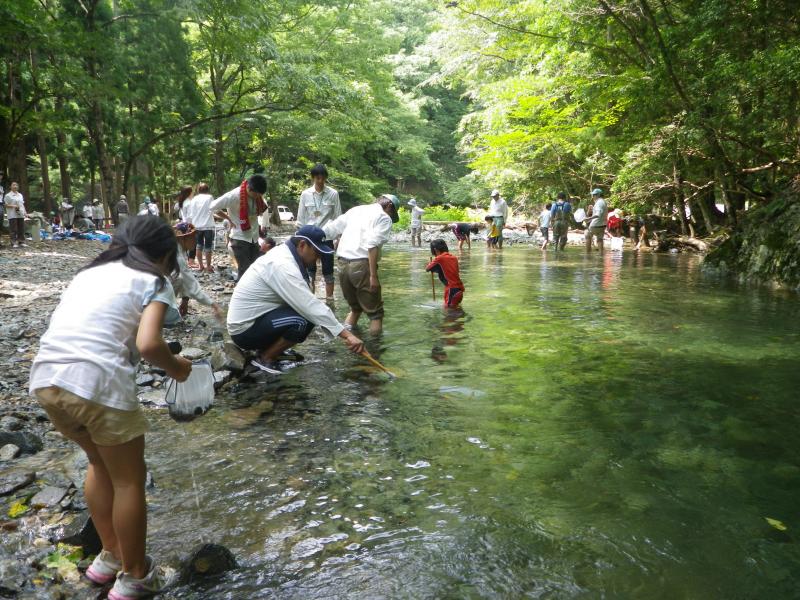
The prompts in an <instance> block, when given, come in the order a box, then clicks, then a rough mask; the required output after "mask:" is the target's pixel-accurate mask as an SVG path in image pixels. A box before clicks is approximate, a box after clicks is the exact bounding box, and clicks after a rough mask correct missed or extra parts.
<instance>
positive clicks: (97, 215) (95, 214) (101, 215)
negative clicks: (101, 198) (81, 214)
mask: <svg viewBox="0 0 800 600" xmlns="http://www.w3.org/2000/svg"><path fill="white" fill-rule="evenodd" d="M105 217H106V211H105V210H103V205H102V204H95V205H94V206H92V218H93V219H96V220H97V219H105Z"/></svg>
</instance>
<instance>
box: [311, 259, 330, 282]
mask: <svg viewBox="0 0 800 600" xmlns="http://www.w3.org/2000/svg"><path fill="white" fill-rule="evenodd" d="M319 261H320V262H321V263H322V278H323V279H324V280H325V283H333V282H334V278H333V254H320V255H319ZM307 269H308V276H309V277H310V278H311V280H312V281H313V280H314V279H316V278H317V263H314V266H313V267H307Z"/></svg>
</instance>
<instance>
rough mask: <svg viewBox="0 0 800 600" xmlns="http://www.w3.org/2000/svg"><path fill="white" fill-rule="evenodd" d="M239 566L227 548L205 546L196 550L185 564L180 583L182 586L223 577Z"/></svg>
mask: <svg viewBox="0 0 800 600" xmlns="http://www.w3.org/2000/svg"><path fill="white" fill-rule="evenodd" d="M238 566H239V565H238V564H236V558H235V557H234V556H233V554H232V553H231V551H230V550H228V549H227V548H226V547H225V546H221V545H219V544H203V545H202V546H199V547H197V548H195V549H194V550H193V551H192V553H191V554H190V555H189V558H188V559H187V560H186V562H185V563H184V565H183V568H182V569H181V574H180V581H181V583H182V584H187V583H191V582H192V581H194V580H195V579H197V578H199V577H212V576H214V575H221V574H222V573H225V572H227V571H230V570H231V569H235V568H237V567H238Z"/></svg>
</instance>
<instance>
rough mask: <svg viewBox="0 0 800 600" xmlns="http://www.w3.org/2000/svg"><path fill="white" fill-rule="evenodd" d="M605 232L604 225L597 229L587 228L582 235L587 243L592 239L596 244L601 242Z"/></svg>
mask: <svg viewBox="0 0 800 600" xmlns="http://www.w3.org/2000/svg"><path fill="white" fill-rule="evenodd" d="M605 232H606V226H605V225H598V226H597V227H587V228H586V233H584V234H583V235H584V238H585V239H586V240H587V241H589V240H591V239H592V238H593V237H594V238H596V239H597V241H598V242H601V241H603V234H604V233H605Z"/></svg>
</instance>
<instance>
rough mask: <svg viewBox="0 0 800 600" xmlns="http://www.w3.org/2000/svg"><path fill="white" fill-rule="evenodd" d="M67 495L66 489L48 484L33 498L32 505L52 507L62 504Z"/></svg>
mask: <svg viewBox="0 0 800 600" xmlns="http://www.w3.org/2000/svg"><path fill="white" fill-rule="evenodd" d="M66 495H67V490H66V489H64V488H60V487H55V486H52V485H48V486H47V487H45V488H42V490H41V491H40V492H39V493H37V494H36V495H35V496H34V497H33V498H31V502H30V505H31V506H32V507H33V508H51V507H53V506H57V505H58V504H60V503H61V501H62V500H63V499H64V496H66Z"/></svg>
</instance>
